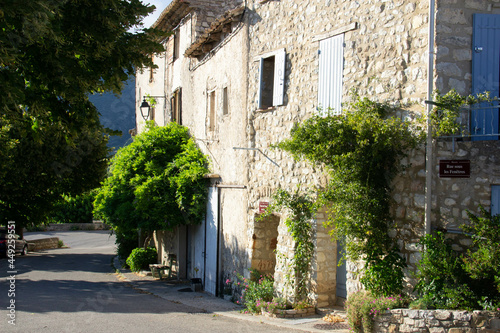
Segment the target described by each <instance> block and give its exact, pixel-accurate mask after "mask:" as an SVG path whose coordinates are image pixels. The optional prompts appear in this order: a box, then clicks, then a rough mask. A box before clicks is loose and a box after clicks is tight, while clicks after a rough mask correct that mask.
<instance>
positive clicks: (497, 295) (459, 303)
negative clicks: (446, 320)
mask: <svg viewBox="0 0 500 333" xmlns="http://www.w3.org/2000/svg"><path fill="white" fill-rule="evenodd" d="M483 214H485V212H484V211H483ZM496 224H498V218H496V217H495V218H492V217H491V216H488V215H484V216H483V217H475V216H474V215H472V216H471V224H470V225H469V226H467V227H464V230H467V231H468V232H471V235H472V238H473V241H474V248H473V249H469V250H468V251H467V252H466V253H458V252H455V251H453V249H452V246H451V245H452V243H451V240H450V239H447V238H446V237H445V235H444V234H443V233H441V232H437V233H435V234H433V235H426V236H425V237H423V238H422V240H421V244H422V245H423V246H424V247H425V251H424V252H423V254H422V260H420V262H419V263H418V264H417V273H416V278H417V279H418V280H419V282H418V283H417V285H416V286H415V291H416V292H417V293H418V297H419V299H418V300H417V302H415V304H417V303H418V305H419V306H422V305H425V306H426V307H427V308H440V309H460V310H479V309H480V310H491V309H497V308H499V307H500V292H499V290H498V289H497V288H498V285H497V279H499V278H500V273H499V272H498V264H496V261H497V260H498V259H499V257H497V256H498V254H499V250H498V248H499V247H500V242H499V237H498V236H499V231H498V230H497V229H495V228H498V227H497V226H496ZM490 265H491V266H490ZM495 265H496V266H495Z"/></svg>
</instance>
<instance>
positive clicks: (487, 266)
mask: <svg viewBox="0 0 500 333" xmlns="http://www.w3.org/2000/svg"><path fill="white" fill-rule="evenodd" d="M479 210H480V212H481V214H480V216H476V215H474V214H472V213H470V212H467V213H468V215H469V219H470V224H469V225H465V226H463V228H462V229H464V231H466V232H468V233H470V234H471V237H472V242H473V245H474V246H475V247H476V251H475V252H473V251H471V250H470V249H469V250H468V251H467V257H466V258H465V259H464V262H465V270H466V271H467V273H469V274H470V276H471V277H472V278H473V279H483V280H487V281H490V282H491V284H492V285H494V286H495V287H496V292H495V293H494V294H493V293H490V294H489V295H485V296H486V297H490V298H491V297H494V296H496V297H499V296H500V270H499V269H498V268H499V267H500V215H496V216H491V214H490V213H488V212H487V211H486V210H485V209H484V208H483V207H479ZM490 291H491V292H493V290H491V289H490ZM499 301H500V300H499Z"/></svg>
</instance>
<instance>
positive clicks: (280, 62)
mask: <svg viewBox="0 0 500 333" xmlns="http://www.w3.org/2000/svg"><path fill="white" fill-rule="evenodd" d="M285 62H286V52H285V49H283V50H280V51H279V52H278V53H276V55H275V58H274V85H273V90H274V91H273V106H278V105H283V97H284V95H285V68H286V66H285Z"/></svg>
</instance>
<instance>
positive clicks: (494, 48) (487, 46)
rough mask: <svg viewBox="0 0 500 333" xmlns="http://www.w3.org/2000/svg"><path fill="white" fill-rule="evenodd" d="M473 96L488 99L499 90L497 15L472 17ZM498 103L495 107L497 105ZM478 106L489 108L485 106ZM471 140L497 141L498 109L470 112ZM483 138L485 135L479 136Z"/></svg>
mask: <svg viewBox="0 0 500 333" xmlns="http://www.w3.org/2000/svg"><path fill="white" fill-rule="evenodd" d="M472 38H473V39H472V93H473V94H478V93H484V92H485V91H489V92H490V93H491V97H495V96H497V97H498V96H499V95H500V94H499V90H500V85H499V81H500V15H493V14H474V26H473V37H472ZM497 105H498V103H496V104H495V106H497ZM481 106H485V107H487V106H489V105H487V104H486V103H485V104H484V105H481ZM471 134H472V135H479V136H476V137H473V138H472V139H473V140H498V136H486V135H491V134H498V109H497V108H485V109H480V110H473V111H472V112H471ZM481 135H485V136H481Z"/></svg>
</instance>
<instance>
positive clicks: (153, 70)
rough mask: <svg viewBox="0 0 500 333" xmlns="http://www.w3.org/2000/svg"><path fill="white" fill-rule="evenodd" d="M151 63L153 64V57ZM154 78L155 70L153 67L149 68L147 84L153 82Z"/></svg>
mask: <svg viewBox="0 0 500 333" xmlns="http://www.w3.org/2000/svg"><path fill="white" fill-rule="evenodd" d="M151 61H152V62H153V63H154V61H155V59H154V56H151ZM154 76H155V69H154V68H153V66H151V67H149V82H153V81H154Z"/></svg>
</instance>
